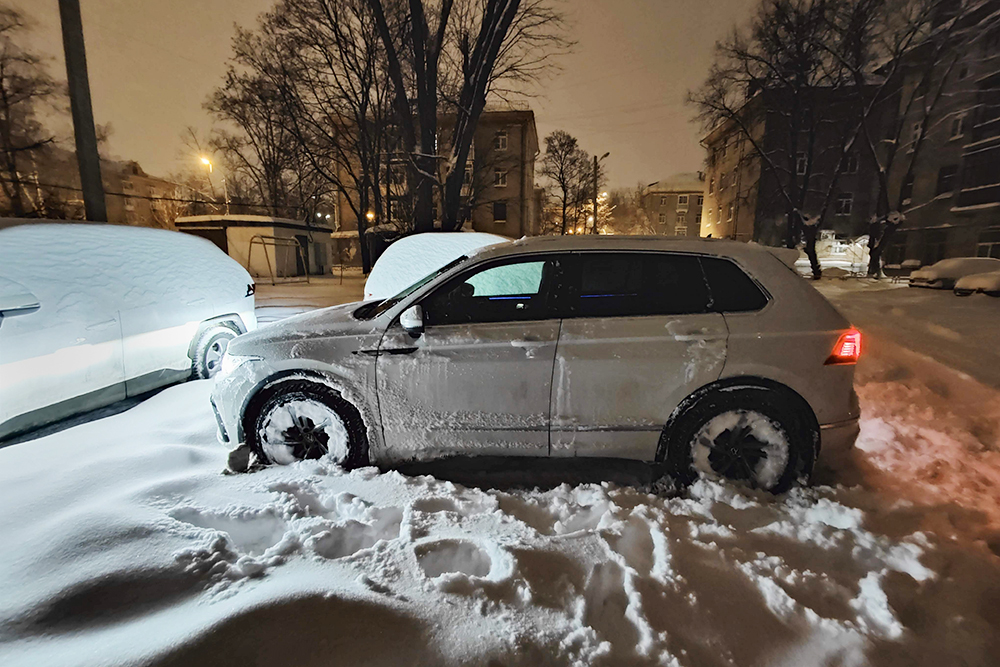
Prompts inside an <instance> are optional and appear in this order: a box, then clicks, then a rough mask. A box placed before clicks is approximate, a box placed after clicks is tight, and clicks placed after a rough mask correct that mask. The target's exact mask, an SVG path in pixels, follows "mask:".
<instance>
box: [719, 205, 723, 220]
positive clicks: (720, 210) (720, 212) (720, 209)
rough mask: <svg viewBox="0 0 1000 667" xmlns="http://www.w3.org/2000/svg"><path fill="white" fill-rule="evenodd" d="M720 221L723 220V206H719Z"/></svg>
mask: <svg viewBox="0 0 1000 667" xmlns="http://www.w3.org/2000/svg"><path fill="white" fill-rule="evenodd" d="M719 222H722V207H721V206H720V207H719Z"/></svg>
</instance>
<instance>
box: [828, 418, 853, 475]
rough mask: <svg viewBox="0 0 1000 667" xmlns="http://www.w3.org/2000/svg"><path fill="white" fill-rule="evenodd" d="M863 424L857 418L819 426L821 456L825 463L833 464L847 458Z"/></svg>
mask: <svg viewBox="0 0 1000 667" xmlns="http://www.w3.org/2000/svg"><path fill="white" fill-rule="evenodd" d="M860 432H861V425H860V423H859V422H858V419H857V418H854V419H847V420H844V421H840V422H834V423H832V424H823V425H822V426H820V427H819V434H820V435H819V437H820V442H819V452H820V453H819V456H820V459H821V460H822V461H823V462H824V463H825V464H833V465H834V466H836V464H837V463H839V462H841V461H843V460H845V459H846V458H847V457H848V455H849V454H850V452H851V450H852V449H853V448H854V441H855V440H857V439H858V434H859V433H860Z"/></svg>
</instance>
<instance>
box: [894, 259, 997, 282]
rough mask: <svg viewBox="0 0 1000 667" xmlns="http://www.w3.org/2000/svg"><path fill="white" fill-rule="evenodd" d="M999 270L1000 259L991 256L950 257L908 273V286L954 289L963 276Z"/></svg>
mask: <svg viewBox="0 0 1000 667" xmlns="http://www.w3.org/2000/svg"><path fill="white" fill-rule="evenodd" d="M993 271H1000V259H994V258H993V257H951V258H949V259H942V260H941V261H940V262H937V263H935V264H931V265H930V266H925V267H924V268H922V269H917V270H916V271H914V272H913V273H911V274H910V287H931V288H936V289H954V287H955V283H956V282H958V280H959V279H960V278H964V277H965V276H971V275H975V274H977V273H991V272H993Z"/></svg>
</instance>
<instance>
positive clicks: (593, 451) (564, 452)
mask: <svg viewBox="0 0 1000 667" xmlns="http://www.w3.org/2000/svg"><path fill="white" fill-rule="evenodd" d="M563 307H564V314H565V319H564V320H563V323H562V329H561V332H560V335H559V344H558V347H557V349H556V358H555V367H554V370H553V383H554V386H553V391H552V409H551V410H552V455H553V456H606V457H615V458H628V459H639V460H648V461H651V460H653V459H654V457H655V453H656V446H657V442H658V440H659V436H660V432H661V430H662V429H663V426H664V424H665V423H666V422H667V419H668V418H669V416H670V413H671V412H672V411H673V409H674V408H675V407H676V406H677V404H678V403H679V402H680V401H681V400H682V399H683V398H684V397H685V396H687V395H688V394H690V393H691V392H692V391H694V390H695V389H697V388H698V387H700V386H702V385H705V384H707V383H709V382H712V381H713V380H716V379H718V378H719V376H720V374H721V373H722V368H723V364H724V363H725V359H726V338H727V329H726V322H725V319H724V318H723V316H722V315H721V314H719V313H716V312H711V306H710V298H709V293H708V288H707V286H706V281H705V277H704V274H703V272H702V269H701V265H700V262H699V259H698V257H697V256H694V255H684V254H674V253H647V252H641V253H640V252H616V253H609V252H593V253H579V254H575V255H574V260H573V262H572V264H571V267H570V268H569V271H568V274H567V295H566V298H565V303H564V305H563Z"/></svg>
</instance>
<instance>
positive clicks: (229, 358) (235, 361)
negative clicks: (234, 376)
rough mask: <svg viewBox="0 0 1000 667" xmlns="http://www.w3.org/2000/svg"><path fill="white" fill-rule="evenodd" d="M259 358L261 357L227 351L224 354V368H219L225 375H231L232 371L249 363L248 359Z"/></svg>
mask: <svg viewBox="0 0 1000 667" xmlns="http://www.w3.org/2000/svg"><path fill="white" fill-rule="evenodd" d="M259 360H260V357H255V356H252V355H243V356H240V355H235V354H229V353H228V352H226V353H225V354H223V355H222V368H220V369H219V372H220V373H222V374H223V375H229V374H230V373H232V372H233V371H235V370H236V369H237V368H239V367H240V366H242V365H243V364H245V363H247V362H248V361H259Z"/></svg>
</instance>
